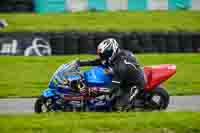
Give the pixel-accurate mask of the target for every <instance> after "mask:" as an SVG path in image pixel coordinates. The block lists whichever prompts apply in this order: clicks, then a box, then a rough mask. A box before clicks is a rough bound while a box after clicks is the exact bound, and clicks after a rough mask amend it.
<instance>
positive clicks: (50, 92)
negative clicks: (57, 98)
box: [42, 88, 56, 97]
mask: <svg viewBox="0 0 200 133" xmlns="http://www.w3.org/2000/svg"><path fill="white" fill-rule="evenodd" d="M55 91H56V90H55V89H51V88H47V89H46V90H44V91H43V93H42V95H43V96H44V97H52V96H54V95H55Z"/></svg>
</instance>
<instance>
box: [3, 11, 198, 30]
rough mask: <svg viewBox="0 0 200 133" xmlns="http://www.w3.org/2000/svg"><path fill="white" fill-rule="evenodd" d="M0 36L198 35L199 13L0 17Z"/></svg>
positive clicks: (90, 13)
mask: <svg viewBox="0 0 200 133" xmlns="http://www.w3.org/2000/svg"><path fill="white" fill-rule="evenodd" d="M0 18H2V19H5V20H6V21H8V24H9V26H8V27H7V28H5V29H4V30H1V31H4V32H15V31H36V32H39V31H66V30H67V31H69V30H75V31H200V25H199V23H200V12H199V11H146V12H145V11H143V12H128V11H123V12H78V13H59V14H58V13H57V14H34V13H18V14H16V13H14V14H11V13H9V14H3V13H1V14H0Z"/></svg>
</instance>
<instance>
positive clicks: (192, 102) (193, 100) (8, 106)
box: [0, 96, 200, 114]
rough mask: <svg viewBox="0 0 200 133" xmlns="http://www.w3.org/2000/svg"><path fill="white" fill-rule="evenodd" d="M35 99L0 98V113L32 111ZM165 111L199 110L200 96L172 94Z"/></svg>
mask: <svg viewBox="0 0 200 133" xmlns="http://www.w3.org/2000/svg"><path fill="white" fill-rule="evenodd" d="M35 100H36V99H35V98H13V99H0V113H1V114H10V113H11V114H15V113H18V114H19V113H33V105H34V102H35ZM167 111H199V112H200V96H173V97H171V100H170V105H169V107H168V109H167Z"/></svg>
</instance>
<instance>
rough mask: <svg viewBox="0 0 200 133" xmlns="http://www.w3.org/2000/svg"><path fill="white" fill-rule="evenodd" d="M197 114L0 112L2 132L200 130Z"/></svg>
mask: <svg viewBox="0 0 200 133" xmlns="http://www.w3.org/2000/svg"><path fill="white" fill-rule="evenodd" d="M199 123H200V113H191V112H176V113H175V112H173V113H172V112H171V113H167V112H161V113H158V112H154V113H50V114H43V115H0V130H1V133H11V132H15V133H17V132H19V133H47V132H48V133H72V132H73V133H134V132H136V133H199V132H200V127H199Z"/></svg>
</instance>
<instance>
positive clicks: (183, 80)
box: [0, 54, 200, 97]
mask: <svg viewBox="0 0 200 133" xmlns="http://www.w3.org/2000/svg"><path fill="white" fill-rule="evenodd" d="M136 57H137V58H138V60H139V61H140V62H141V64H144V65H153V64H176V65H177V73H176V75H175V76H173V77H172V78H171V79H169V80H168V81H167V82H165V83H164V86H165V87H166V88H167V91H168V92H169V93H170V94H171V95H198V94H200V80H199V75H200V71H199V68H200V60H199V58H200V55H199V54H137V55H136ZM76 58H80V59H81V60H84V59H92V58H95V56H92V55H73V56H50V57H24V56H23V57H16V56H13V57H12V56H6V57H5V56H0V62H1V65H0V75H1V76H0V97H9V96H21V97H27V96H39V95H40V94H41V91H42V90H44V89H45V88H47V85H48V81H49V80H50V78H51V76H52V74H53V73H54V71H55V70H56V68H57V67H58V66H59V65H61V64H62V63H67V62H69V61H71V60H74V59H76ZM84 69H86V68H83V69H82V70H84Z"/></svg>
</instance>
